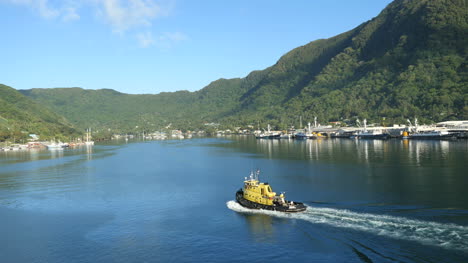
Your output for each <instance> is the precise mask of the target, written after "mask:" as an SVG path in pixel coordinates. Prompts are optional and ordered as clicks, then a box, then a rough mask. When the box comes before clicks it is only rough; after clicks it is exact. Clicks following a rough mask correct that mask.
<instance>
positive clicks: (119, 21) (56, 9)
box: [0, 0, 188, 48]
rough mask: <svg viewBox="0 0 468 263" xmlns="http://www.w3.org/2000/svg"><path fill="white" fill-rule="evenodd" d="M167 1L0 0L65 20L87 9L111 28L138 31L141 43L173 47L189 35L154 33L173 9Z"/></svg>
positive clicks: (116, 30)
mask: <svg viewBox="0 0 468 263" xmlns="http://www.w3.org/2000/svg"><path fill="white" fill-rule="evenodd" d="M164 1H165V2H164V4H162V2H160V1H158V2H157V1H154V0H62V1H52V0H0V3H2V2H3V3H9V4H15V5H18V6H24V7H27V8H30V9H31V10H33V11H34V12H36V13H37V14H38V15H39V16H41V17H43V18H45V19H59V20H61V21H65V22H70V21H74V20H79V19H81V16H80V12H82V11H83V10H84V9H88V10H90V11H91V12H92V13H95V14H96V15H97V17H99V20H101V21H104V23H106V24H108V25H109V26H110V28H111V30H112V32H114V33H118V34H120V35H124V34H126V33H127V32H130V33H131V35H135V36H136V39H137V41H138V43H139V45H140V46H141V47H145V48H146V47H150V46H157V47H160V48H171V47H172V46H173V45H175V44H176V43H179V42H181V41H185V40H187V39H188V37H187V36H186V35H185V34H183V33H180V32H173V33H163V34H161V35H159V36H157V37H154V36H153V33H151V32H152V31H154V30H152V29H153V23H154V21H155V20H156V19H158V18H161V17H165V16H168V15H169V14H170V13H171V10H172V0H164Z"/></svg>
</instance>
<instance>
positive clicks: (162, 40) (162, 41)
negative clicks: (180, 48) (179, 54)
mask: <svg viewBox="0 0 468 263" xmlns="http://www.w3.org/2000/svg"><path fill="white" fill-rule="evenodd" d="M185 40H188V36H187V35H185V34H183V33H180V32H166V33H163V34H162V35H160V36H159V37H158V39H157V41H156V43H155V44H156V45H157V46H158V47H160V48H166V49H167V48H172V47H173V46H174V45H176V44H178V43H179V42H182V41H185Z"/></svg>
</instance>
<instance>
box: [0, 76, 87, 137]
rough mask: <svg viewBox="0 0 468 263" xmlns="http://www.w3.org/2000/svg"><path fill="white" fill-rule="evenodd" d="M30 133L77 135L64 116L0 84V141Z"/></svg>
mask: <svg viewBox="0 0 468 263" xmlns="http://www.w3.org/2000/svg"><path fill="white" fill-rule="evenodd" d="M30 133H34V134H38V135H40V136H41V138H43V139H47V138H50V137H57V136H58V137H61V136H62V137H68V136H70V135H79V133H78V132H77V131H76V130H75V129H74V128H73V127H72V126H71V124H70V123H69V122H68V121H67V120H66V119H65V118H64V117H62V116H60V115H58V114H56V113H54V112H53V111H51V110H49V109H47V108H46V107H44V106H42V105H40V104H38V103H37V102H34V101H33V100H31V99H30V98H28V97H26V96H24V95H23V94H21V93H20V92H18V91H17V90H15V89H13V88H11V87H8V86H5V85H2V84H0V141H3V140H5V139H6V138H11V139H15V140H17V141H20V140H24V139H26V138H27V137H28V135H29V134H30Z"/></svg>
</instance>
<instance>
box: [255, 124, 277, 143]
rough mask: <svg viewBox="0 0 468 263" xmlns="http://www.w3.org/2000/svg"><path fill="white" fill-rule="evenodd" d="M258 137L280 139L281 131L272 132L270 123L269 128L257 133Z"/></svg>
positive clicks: (256, 136)
mask: <svg viewBox="0 0 468 263" xmlns="http://www.w3.org/2000/svg"><path fill="white" fill-rule="evenodd" d="M255 138H257V139H280V138H281V133H279V132H272V131H271V130H270V124H268V130H267V131H265V132H262V133H259V134H256V135H255Z"/></svg>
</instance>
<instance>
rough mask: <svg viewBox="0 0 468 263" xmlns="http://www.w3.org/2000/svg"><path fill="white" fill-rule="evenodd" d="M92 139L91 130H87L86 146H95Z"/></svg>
mask: <svg viewBox="0 0 468 263" xmlns="http://www.w3.org/2000/svg"><path fill="white" fill-rule="evenodd" d="M90 138H91V129H87V130H86V141H85V145H94V141H91V140H90Z"/></svg>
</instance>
